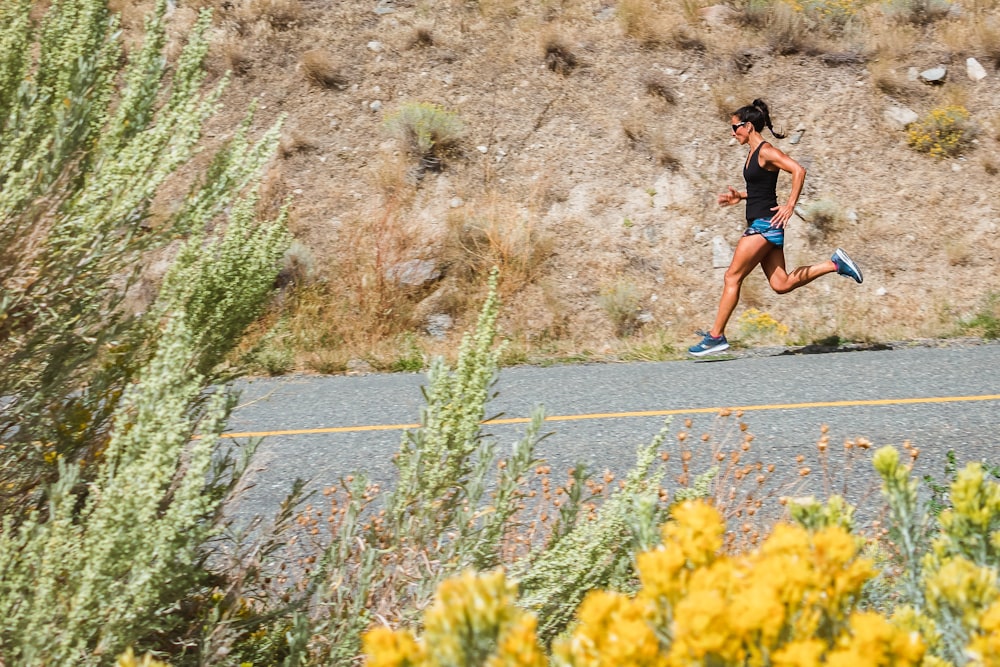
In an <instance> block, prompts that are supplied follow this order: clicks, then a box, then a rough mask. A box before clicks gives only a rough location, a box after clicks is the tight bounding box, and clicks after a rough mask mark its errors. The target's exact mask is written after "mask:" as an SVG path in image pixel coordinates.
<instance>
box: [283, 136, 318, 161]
mask: <svg viewBox="0 0 1000 667" xmlns="http://www.w3.org/2000/svg"><path fill="white" fill-rule="evenodd" d="M318 148H319V142H318V141H317V140H316V139H314V138H313V137H310V136H308V135H306V134H303V133H302V132H300V131H299V130H289V131H287V132H285V133H284V134H283V135H282V137H281V142H280V143H279V145H278V154H279V155H280V156H281V157H283V158H285V159H288V158H290V157H292V156H294V155H298V154H300V153H308V152H310V151H315V150H317V149H318Z"/></svg>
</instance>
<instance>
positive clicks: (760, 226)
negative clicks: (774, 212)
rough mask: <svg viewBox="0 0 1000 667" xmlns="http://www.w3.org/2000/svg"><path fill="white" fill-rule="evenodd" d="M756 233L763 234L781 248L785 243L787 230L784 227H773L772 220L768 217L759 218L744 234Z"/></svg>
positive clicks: (751, 234)
mask: <svg viewBox="0 0 1000 667" xmlns="http://www.w3.org/2000/svg"><path fill="white" fill-rule="evenodd" d="M754 234H761V235H763V236H764V238H765V239H766V240H767V241H770V242H771V243H773V244H774V245H776V246H778V247H779V248H780V247H781V246H783V245H785V230H784V229H773V228H772V227H771V221H770V219H767V218H757V219H756V220H754V221H753V222H752V223H750V226H749V227H747V230H746V231H745V232H743V236H753V235H754Z"/></svg>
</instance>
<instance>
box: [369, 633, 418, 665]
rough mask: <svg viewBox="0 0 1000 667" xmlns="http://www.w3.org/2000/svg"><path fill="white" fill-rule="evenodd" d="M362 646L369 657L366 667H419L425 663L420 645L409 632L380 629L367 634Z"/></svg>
mask: <svg viewBox="0 0 1000 667" xmlns="http://www.w3.org/2000/svg"><path fill="white" fill-rule="evenodd" d="M361 645H362V651H363V652H364V654H365V655H366V656H368V661H367V662H366V663H365V665H366V667H417V666H418V665H422V664H423V663H424V654H423V651H422V650H421V647H420V645H419V644H417V641H416V640H415V639H414V638H413V635H412V634H410V633H409V631H407V630H397V631H393V630H392V629H390V628H386V627H378V628H375V629H374V630H371V631H369V632H367V633H365V635H364V636H363V637H362V641H361Z"/></svg>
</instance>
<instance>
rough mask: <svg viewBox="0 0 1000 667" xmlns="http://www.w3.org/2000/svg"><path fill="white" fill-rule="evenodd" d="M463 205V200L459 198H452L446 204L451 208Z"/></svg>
mask: <svg viewBox="0 0 1000 667" xmlns="http://www.w3.org/2000/svg"><path fill="white" fill-rule="evenodd" d="M463 204H465V200H463V199H462V198H461V197H452V199H451V201H450V202H448V206H450V207H452V208H459V207H461V206H462V205H463Z"/></svg>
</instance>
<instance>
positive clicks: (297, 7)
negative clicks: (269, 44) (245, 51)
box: [236, 0, 303, 30]
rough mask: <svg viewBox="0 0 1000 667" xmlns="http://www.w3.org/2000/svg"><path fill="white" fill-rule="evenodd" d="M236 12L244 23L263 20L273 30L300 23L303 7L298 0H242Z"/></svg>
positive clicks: (286, 28) (287, 27)
mask: <svg viewBox="0 0 1000 667" xmlns="http://www.w3.org/2000/svg"><path fill="white" fill-rule="evenodd" d="M236 13H237V16H238V17H239V19H240V20H241V21H243V22H244V23H253V22H256V21H263V22H266V23H267V24H268V25H269V26H271V27H272V28H274V29H275V30H290V29H291V28H294V27H295V26H297V25H299V24H300V23H301V21H302V16H303V8H302V3H301V2H300V0H243V2H242V3H240V4H239V5H238V6H237V9H236Z"/></svg>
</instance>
